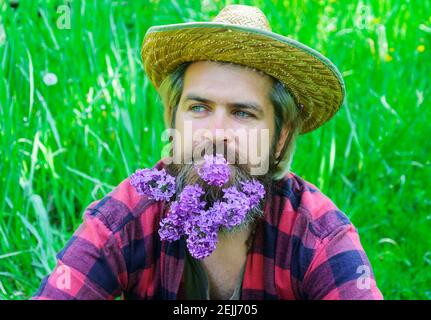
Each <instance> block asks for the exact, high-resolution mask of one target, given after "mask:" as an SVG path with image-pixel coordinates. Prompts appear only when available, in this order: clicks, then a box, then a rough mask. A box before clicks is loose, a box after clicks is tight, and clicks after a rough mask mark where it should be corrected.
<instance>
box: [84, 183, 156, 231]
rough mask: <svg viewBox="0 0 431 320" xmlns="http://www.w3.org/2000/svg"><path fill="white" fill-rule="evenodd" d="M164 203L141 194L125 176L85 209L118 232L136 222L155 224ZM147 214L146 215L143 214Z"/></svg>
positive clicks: (110, 228) (88, 213)
mask: <svg viewBox="0 0 431 320" xmlns="http://www.w3.org/2000/svg"><path fill="white" fill-rule="evenodd" d="M161 211H162V203H161V202H158V201H155V200H152V199H150V198H149V197H147V196H144V195H140V194H138V193H137V191H136V189H135V188H134V187H133V186H132V185H131V184H130V177H127V178H125V179H124V180H123V181H121V182H120V184H118V185H117V186H116V187H115V188H114V189H113V190H112V191H111V192H109V193H108V194H106V195H105V196H104V197H103V198H101V199H99V200H96V201H94V202H92V203H91V204H90V205H89V206H88V207H87V208H86V210H85V213H84V214H85V216H86V217H88V218H96V219H98V220H100V221H102V223H103V224H104V225H105V226H106V227H107V228H108V229H109V230H110V231H111V232H112V233H116V232H118V231H120V230H121V229H123V228H124V227H125V226H126V225H128V224H130V223H134V222H139V223H142V222H143V221H142V219H144V220H146V223H145V224H146V225H147V226H151V225H154V223H157V222H155V220H159V219H160V213H161ZM144 214H145V216H143V215H144Z"/></svg>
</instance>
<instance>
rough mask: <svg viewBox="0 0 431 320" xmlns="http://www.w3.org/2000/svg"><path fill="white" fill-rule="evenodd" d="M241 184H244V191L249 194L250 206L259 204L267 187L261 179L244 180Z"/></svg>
mask: <svg viewBox="0 0 431 320" xmlns="http://www.w3.org/2000/svg"><path fill="white" fill-rule="evenodd" d="M241 184H242V192H244V193H245V194H246V195H247V197H248V200H249V202H250V207H251V208H254V207H255V206H257V205H258V204H259V202H260V200H262V199H263V197H264V196H265V188H264V187H263V185H262V184H261V183H260V182H259V181H257V180H255V179H253V180H248V181H243V182H241Z"/></svg>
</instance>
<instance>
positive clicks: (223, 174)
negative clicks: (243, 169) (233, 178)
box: [196, 154, 230, 187]
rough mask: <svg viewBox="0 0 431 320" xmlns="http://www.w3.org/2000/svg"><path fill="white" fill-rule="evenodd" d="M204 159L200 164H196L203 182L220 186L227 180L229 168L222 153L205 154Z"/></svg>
mask: <svg viewBox="0 0 431 320" xmlns="http://www.w3.org/2000/svg"><path fill="white" fill-rule="evenodd" d="M204 159H205V161H204V163H203V164H202V165H196V171H197V173H198V174H199V176H200V177H201V178H202V179H203V180H204V181H205V182H207V183H208V184H209V185H212V186H217V187H221V186H222V185H224V184H225V183H226V182H228V181H229V177H230V169H229V165H228V164H227V162H226V159H225V158H224V157H223V155H221V154H216V155H215V156H213V155H205V156H204Z"/></svg>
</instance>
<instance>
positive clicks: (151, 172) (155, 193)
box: [130, 168, 175, 201]
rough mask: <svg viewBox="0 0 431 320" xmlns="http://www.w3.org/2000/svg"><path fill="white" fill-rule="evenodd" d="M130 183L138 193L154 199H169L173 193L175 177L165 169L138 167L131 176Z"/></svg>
mask: <svg viewBox="0 0 431 320" xmlns="http://www.w3.org/2000/svg"><path fill="white" fill-rule="evenodd" d="M130 184H131V185H132V186H133V187H135V188H136V191H137V192H138V193H139V194H142V195H147V196H149V197H150V198H151V199H154V200H156V201H160V200H166V201H169V200H170V198H171V197H172V196H173V195H174V193H175V178H174V177H172V176H171V175H169V174H167V173H166V171H165V169H162V170H157V169H148V168H146V169H138V170H136V172H135V173H134V174H133V175H132V176H131V178H130Z"/></svg>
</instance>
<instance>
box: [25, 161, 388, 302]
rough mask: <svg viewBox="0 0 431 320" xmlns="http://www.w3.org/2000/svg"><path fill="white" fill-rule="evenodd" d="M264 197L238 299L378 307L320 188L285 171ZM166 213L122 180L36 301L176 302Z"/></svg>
mask: <svg viewBox="0 0 431 320" xmlns="http://www.w3.org/2000/svg"><path fill="white" fill-rule="evenodd" d="M155 167H156V168H159V169H160V168H162V167H163V162H161V161H159V162H158V163H157V164H156V165H155ZM269 196H270V198H269V201H268V202H267V205H266V207H265V213H264V216H263V217H262V218H260V220H259V221H258V223H257V225H256V232H255V234H254V238H253V240H252V244H251V248H250V250H249V253H248V255H247V262H246V267H245V273H244V278H243V283H242V288H241V295H240V297H241V299H243V300H248V299H383V296H382V294H381V292H380V291H379V289H378V288H377V286H376V282H375V278H374V274H373V271H372V268H371V266H370V263H369V260H368V258H367V256H366V254H365V252H364V250H363V248H362V245H361V243H360V240H359V236H358V232H357V230H356V228H355V227H354V226H353V225H352V223H351V222H350V221H349V219H348V218H347V217H346V215H345V214H344V213H343V212H341V211H340V210H339V209H338V208H337V207H336V206H335V205H334V203H333V202H332V201H331V200H330V199H329V198H328V197H327V196H325V195H324V194H323V193H322V192H321V191H319V190H318V189H317V187H316V186H314V185H313V184H311V183H309V182H307V181H305V180H303V179H302V178H300V177H299V176H297V175H296V174H295V173H292V172H291V173H289V174H288V175H286V176H285V177H284V179H282V180H278V181H275V182H274V184H273V185H272V188H271V191H270V194H269ZM166 212H167V206H166V204H165V203H164V202H156V201H154V200H150V199H148V197H146V196H141V195H139V194H137V192H136V191H135V189H134V188H133V187H132V186H131V185H130V179H129V178H127V179H125V180H124V181H123V182H122V183H120V184H119V185H118V186H117V187H116V188H115V189H114V190H113V191H112V192H110V193H109V194H107V195H106V196H105V197H103V198H102V199H100V200H97V201H95V202H93V203H91V204H90V205H89V206H88V207H87V208H86V209H85V212H84V221H83V223H82V224H81V225H80V226H79V228H78V229H77V230H76V231H75V233H74V234H73V236H72V238H71V239H70V240H69V242H68V243H67V244H66V246H65V247H64V248H63V250H61V251H60V252H59V253H58V254H57V260H58V263H57V265H56V267H55V269H54V270H53V271H52V273H51V274H50V275H49V276H47V277H45V278H44V279H43V281H42V283H41V285H40V288H39V290H38V291H37V292H36V294H35V295H34V296H33V298H32V299H114V298H116V297H119V296H121V297H122V298H124V299H180V298H181V297H182V292H183V289H184V273H183V271H184V256H185V250H186V246H185V240H184V239H183V238H181V239H180V240H178V241H175V242H168V241H161V240H160V237H159V235H158V229H159V222H160V220H161V219H162V218H163V217H164V216H165V214H166ZM65 276H67V277H68V278H67V279H66V278H65Z"/></svg>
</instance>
